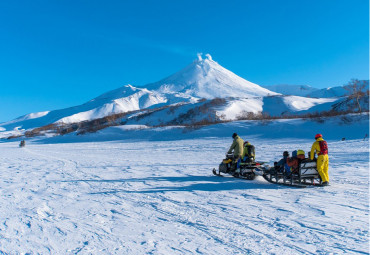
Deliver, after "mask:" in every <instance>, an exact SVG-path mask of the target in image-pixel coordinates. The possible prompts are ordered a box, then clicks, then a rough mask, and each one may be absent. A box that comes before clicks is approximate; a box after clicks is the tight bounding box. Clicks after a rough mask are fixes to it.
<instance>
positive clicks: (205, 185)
mask: <svg viewBox="0 0 370 255" xmlns="http://www.w3.org/2000/svg"><path fill="white" fill-rule="evenodd" d="M60 182H87V183H89V182H90V183H91V182H96V183H105V182H106V183H114V182H121V183H132V182H142V183H145V184H147V185H148V186H147V187H144V188H142V189H141V190H128V189H114V190H110V191H101V192H92V193H90V194H114V193H158V192H171V191H175V192H192V191H208V192H212V191H227V190H243V189H244V190H248V189H289V188H291V187H285V186H284V187H283V186H277V185H274V184H270V183H268V182H264V181H260V180H259V177H257V179H256V180H254V181H250V180H241V179H235V178H232V177H228V176H225V177H217V176H181V177H173V176H168V177H163V176H158V177H156V176H154V177H147V178H132V179H111V180H109V179H106V180H104V179H80V180H67V181H60ZM161 182H170V183H173V184H174V185H170V186H167V185H161ZM187 182H190V184H188V185H181V186H177V185H176V183H182V184H183V183H187ZM134 188H135V187H134Z"/></svg>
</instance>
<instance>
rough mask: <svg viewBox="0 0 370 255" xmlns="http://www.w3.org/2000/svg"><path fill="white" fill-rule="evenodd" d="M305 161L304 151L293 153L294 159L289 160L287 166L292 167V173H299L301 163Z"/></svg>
mask: <svg viewBox="0 0 370 255" xmlns="http://www.w3.org/2000/svg"><path fill="white" fill-rule="evenodd" d="M303 159H305V156H304V151H303V150H298V151H293V152H292V157H290V158H289V157H288V158H287V165H288V166H289V167H291V172H292V173H297V172H298V168H299V164H300V163H301V161H302V160H303Z"/></svg>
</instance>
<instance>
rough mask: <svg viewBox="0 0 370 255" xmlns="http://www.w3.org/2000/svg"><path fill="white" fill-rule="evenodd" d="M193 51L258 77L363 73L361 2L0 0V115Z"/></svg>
mask: <svg viewBox="0 0 370 255" xmlns="http://www.w3.org/2000/svg"><path fill="white" fill-rule="evenodd" d="M198 52H202V53H209V54H211V55H212V57H213V59H214V60H215V61H217V62H218V63H219V64H221V65H222V66H224V67H225V68H227V69H229V70H231V71H232V72H234V73H236V74H237V75H239V76H241V77H243V78H245V79H247V80H249V81H251V82H254V83H257V84H259V85H262V86H265V85H274V84H306V85H311V86H314V87H318V88H324V87H329V86H339V85H343V84H345V83H347V82H348V81H349V80H350V79H351V78H358V79H368V76H369V3H368V1H367V0H355V1H353V0H300V1H296V0H281V1H275V0H259V1H255V0H240V1H235V0H228V1H202V0H198V1H196V0H186V1H185V0H177V1H172V0H168V1H164V0H157V1H155V0H152V1H149V0H147V1H140V0H138V1H123V0H121V1H114V0H110V1H93V0H86V1H78V0H76V1H75V0H74V1H72V0H70V1H68V0H66V1H46V0H45V1H37V0H34V1H26V0H25V1H17V0H14V1H0V122H2V121H8V120H10V119H13V118H16V117H18V116H20V115H23V114H27V113H30V112H38V111H45V110H54V109H60V108H65V107H69V106H74V105H78V104H81V103H84V102H86V101H88V100H90V99H92V98H94V97H96V96H98V95H100V94H102V93H104V92H106V91H108V90H111V89H115V88H118V87H120V86H123V85H125V84H128V83H129V84H132V85H136V86H141V85H145V84H147V83H150V82H155V81H157V80H160V79H162V78H164V77H167V76H169V75H170V74H172V73H174V72H177V71H179V70H180V69H182V68H183V67H185V66H186V65H188V64H190V63H191V62H192V61H193V60H194V59H195V58H196V54H197V53H198Z"/></svg>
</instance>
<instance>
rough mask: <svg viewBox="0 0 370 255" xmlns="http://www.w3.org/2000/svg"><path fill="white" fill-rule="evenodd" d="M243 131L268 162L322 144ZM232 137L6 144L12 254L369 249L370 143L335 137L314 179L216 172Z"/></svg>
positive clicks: (2, 218) (2, 173)
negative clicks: (309, 183)
mask: <svg viewBox="0 0 370 255" xmlns="http://www.w3.org/2000/svg"><path fill="white" fill-rule="evenodd" d="M243 138H245V139H248V140H249V141H250V142H251V143H253V144H254V145H255V146H256V153H257V159H258V160H264V161H268V162H272V161H274V160H276V159H278V158H279V157H280V155H281V154H282V152H283V151H284V150H288V151H292V150H295V149H304V150H305V151H307V150H308V149H309V148H310V146H311V144H312V140H299V141H296V140H295V141H294V140H289V139H282V138H280V139H260V138H258V137H255V138H252V139H250V137H249V138H248V137H246V136H243ZM230 143H231V138H213V139H212V138H194V139H186V140H173V141H170V142H168V141H133V140H131V141H130V140H125V141H110V142H88V143H54V144H47V143H42V142H37V141H34V142H27V146H26V147H25V148H22V149H21V148H18V143H16V142H7V143H0V151H1V154H0V194H1V200H0V207H1V210H0V254H27V253H28V254H77V253H80V254H346V253H347V254H368V252H369V144H368V141H363V140H362V139H357V140H346V141H339V140H329V142H328V144H329V152H330V183H331V186H329V187H314V188H306V189H297V188H290V187H283V186H277V185H274V184H270V183H267V182H266V181H265V180H263V179H262V178H261V177H258V178H257V179H256V180H254V181H244V180H239V179H234V178H229V177H224V178H220V177H216V176H213V175H212V174H211V169H212V168H213V167H217V166H218V164H219V162H220V160H221V159H222V157H223V156H224V153H225V152H226V150H227V149H228V146H229V145H230Z"/></svg>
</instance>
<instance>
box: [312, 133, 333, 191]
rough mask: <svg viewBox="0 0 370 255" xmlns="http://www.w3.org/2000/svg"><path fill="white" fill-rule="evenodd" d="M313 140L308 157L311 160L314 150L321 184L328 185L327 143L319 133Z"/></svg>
mask: <svg viewBox="0 0 370 255" xmlns="http://www.w3.org/2000/svg"><path fill="white" fill-rule="evenodd" d="M315 140H316V141H315V142H314V143H313V144H312V147H311V153H310V159H311V160H313V159H314V157H315V152H316V153H317V155H318V156H317V171H318V172H319V175H320V177H321V180H322V184H323V185H329V156H328V144H327V142H326V141H324V139H323V138H322V135H321V134H317V135H316V136H315Z"/></svg>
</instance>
